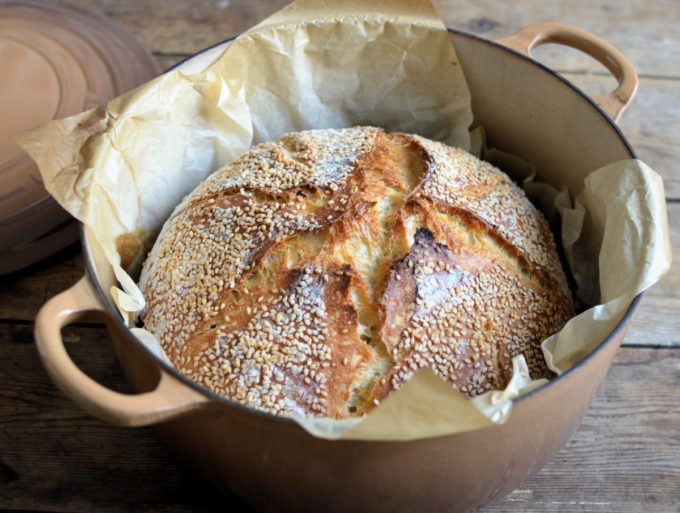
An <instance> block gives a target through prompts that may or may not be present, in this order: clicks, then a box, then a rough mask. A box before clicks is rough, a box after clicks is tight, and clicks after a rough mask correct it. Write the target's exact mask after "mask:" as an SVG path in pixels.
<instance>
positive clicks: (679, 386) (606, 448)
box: [0, 324, 680, 512]
mask: <svg viewBox="0 0 680 513" xmlns="http://www.w3.org/2000/svg"><path fill="white" fill-rule="evenodd" d="M65 335H66V338H67V340H69V341H70V342H69V343H68V344H67V346H68V349H69V352H70V353H71V354H72V355H73V357H74V359H76V361H77V362H78V363H79V364H80V365H81V366H82V367H83V368H84V369H85V370H86V371H87V372H88V373H90V374H91V375H92V376H94V377H95V378H96V379H98V380H99V381H100V382H102V383H104V384H106V385H108V386H112V387H114V388H116V389H119V390H125V388H126V387H125V385H124V383H123V381H122V379H121V377H120V374H119V370H118V367H117V364H116V362H115V357H114V355H113V352H112V350H111V348H110V345H109V342H108V340H107V337H106V335H105V332H104V330H103V329H97V328H67V329H66V331H65ZM31 337H32V335H31V331H30V328H29V327H28V326H17V325H7V324H0V509H2V508H13V509H31V510H40V511H68V512H84V511H93V510H95V511H102V512H119V511H120V512H122V511H167V512H184V511H197V512H200V511H247V509H246V508H244V507H243V506H242V505H241V504H240V503H239V502H238V501H237V500H236V499H235V498H233V497H221V496H218V495H217V494H215V493H214V492H212V491H211V490H210V489H208V488H207V486H206V485H205V484H203V483H202V482H201V481H200V480H199V479H198V478H196V477H192V476H190V475H189V474H188V473H185V472H184V471H182V470H181V469H180V468H179V467H178V466H177V464H175V463H174V462H173V460H172V459H171V457H170V456H169V455H168V454H167V452H166V451H165V449H164V448H163V447H162V446H161V444H160V443H159V442H158V441H157V440H156V438H155V437H154V436H153V434H152V432H151V431H150V430H147V429H122V428H114V427H111V426H108V425H106V424H104V423H103V422H100V421H98V420H96V419H92V418H90V417H88V416H87V415H86V414H84V413H82V412H81V411H79V410H78V409H77V408H76V407H75V406H74V405H72V404H71V403H70V401H68V400H67V399H66V398H64V397H63V396H62V395H61V394H60V393H59V392H58V391H57V390H56V388H55V387H54V386H53V385H52V384H51V382H50V380H49V378H48V377H47V376H46V375H45V373H44V372H43V370H42V368H41V367H40V364H39V362H38V357H37V354H36V351H35V347H34V345H33V344H32V343H31V340H32V338H31ZM679 424H680V350H678V349H665V350H660V349H656V350H650V349H623V350H621V351H620V352H619V354H618V356H617V360H616V363H615V364H614V366H613V368H612V370H611V371H610V375H609V376H608V378H607V380H606V382H605V385H604V386H603V389H602V390H601V391H600V393H599V394H598V396H597V398H596V399H595V402H594V404H593V406H592V407H591V409H590V410H589V412H588V414H587V416H586V418H585V420H584V422H583V424H582V425H581V427H580V429H579V430H578V432H577V433H576V435H575V437H574V439H573V440H572V441H571V442H570V443H569V444H568V446H567V447H566V448H565V449H564V450H563V451H561V452H560V453H559V454H558V456H557V458H556V460H555V461H554V462H553V463H551V464H550V465H548V467H547V468H546V469H545V470H543V472H541V473H540V474H539V475H538V476H536V477H535V478H533V479H531V480H530V481H528V482H526V483H524V484H523V485H522V486H521V488H520V489H519V490H517V491H515V492H514V493H512V494H511V495H510V496H508V497H507V498H506V499H505V500H503V501H501V502H499V503H498V504H496V505H493V506H488V507H487V508H485V509H484V510H483V511H488V512H511V511H512V512H514V511H525V512H539V511H542V512H547V511H550V512H558V511H559V512H567V511H598V512H599V511H602V512H605V511H606V512H633V511H651V512H661V511H663V512H668V511H678V510H677V509H673V508H677V505H678V504H680V488H678V486H677V483H678V482H679V481H680V432H679V431H678V430H677V429H676V428H677V426H678V425H679ZM652 498H653V499H652Z"/></svg>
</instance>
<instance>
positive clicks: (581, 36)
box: [498, 22, 638, 121]
mask: <svg viewBox="0 0 680 513" xmlns="http://www.w3.org/2000/svg"><path fill="white" fill-rule="evenodd" d="M498 42H499V43H500V44H502V45H504V46H507V47H509V48H512V49H513V50H515V51H517V52H519V53H522V54H524V55H526V56H527V57H531V50H532V49H533V48H536V47H537V46H540V45H542V44H546V43H557V44H562V45H565V46H569V47H571V48H575V49H577V50H581V51H582V52H583V53H585V54H587V55H589V56H590V57H592V58H593V59H595V60H597V61H599V62H600V63H601V64H602V65H603V66H605V67H606V68H607V69H608V70H609V71H610V72H611V73H612V75H614V77H615V78H616V79H617V80H618V82H619V85H618V86H617V88H616V89H614V90H613V91H612V92H611V93H609V94H607V95H602V96H593V100H594V101H595V103H597V104H598V105H599V106H600V107H602V110H604V111H605V112H606V113H607V114H609V116H610V117H611V118H612V119H613V120H614V121H618V120H619V118H620V117H621V114H623V112H624V111H625V110H626V108H627V107H628V105H629V104H630V102H631V101H633V98H634V97H635V93H636V92H637V88H638V76H637V72H636V71H635V67H634V66H633V64H632V63H631V62H630V61H629V60H628V59H627V58H626V57H625V56H624V55H623V54H622V53H621V52H620V51H618V50H617V49H616V48H614V47H613V46H612V45H611V44H609V43H608V42H607V41H605V40H604V39H600V38H599V37H597V36H595V35H593V34H591V33H589V32H586V31H584V30H581V29H578V28H576V27H572V26H570V25H565V24H564V23H557V22H547V23H537V24H535V25H530V26H529V27H527V28H525V29H523V30H521V31H519V32H517V33H516V34H514V35H512V36H510V37H506V38H505V39H501V40H500V41H498Z"/></svg>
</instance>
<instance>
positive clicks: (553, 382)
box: [78, 28, 644, 436]
mask: <svg viewBox="0 0 680 513" xmlns="http://www.w3.org/2000/svg"><path fill="white" fill-rule="evenodd" d="M446 30H447V32H449V33H452V34H456V35H458V36H462V37H466V38H468V39H472V40H475V41H478V42H480V43H484V44H488V45H491V46H493V47H495V48H498V49H501V50H503V51H505V52H507V53H509V54H512V55H514V56H515V57H519V58H521V59H524V60H526V61H528V62H530V63H531V64H533V65H536V66H538V67H539V68H541V69H542V70H543V71H545V72H547V73H549V74H550V75H552V76H553V77H555V78H557V79H558V80H559V81H560V82H562V83H563V84H564V85H566V86H568V87H569V88H571V89H572V90H573V91H574V92H575V93H577V94H578V95H579V96H580V97H581V98H582V99H583V100H584V101H585V102H586V103H588V104H589V106H590V107H591V108H593V109H595V110H596V111H597V112H598V113H599V114H600V115H601V116H602V117H603V118H604V120H605V121H606V122H607V123H608V124H609V126H610V128H611V129H613V130H614V131H615V132H616V134H617V135H618V137H619V139H620V140H621V142H622V143H623V145H624V146H625V147H626V150H627V151H628V153H629V154H630V157H631V158H632V159H637V155H636V153H635V151H634V150H633V148H632V146H631V145H630V143H629V142H628V140H627V139H626V137H625V135H624V134H623V132H622V131H621V129H620V128H619V127H618V125H617V124H616V123H615V122H614V121H613V120H612V119H611V118H610V117H609V115H607V113H605V111H604V110H603V109H602V108H601V107H600V106H599V105H598V104H597V103H595V102H594V101H593V99H592V98H590V96H588V95H587V94H586V93H585V92H584V91H582V90H581V89H579V88H578V87H576V86H575V85H574V84H572V83H571V82H569V81H568V80H567V79H565V78H564V77H562V76H561V75H560V74H558V73H557V72H555V71H553V70H552V69H550V68H549V67H547V66H545V65H544V64H542V63H540V62H538V61H536V60H535V59H533V58H531V57H528V56H526V55H524V54H522V53H520V52H518V51H516V50H513V49H512V48H508V47H506V46H504V45H502V44H500V43H497V42H495V41H491V40H489V39H484V38H482V37H479V36H476V35H474V34H468V33H466V32H463V31H460V30H457V29H451V28H447V29H446ZM236 37H238V36H233V37H229V38H227V39H224V40H222V41H219V42H217V43H215V44H213V45H210V46H208V47H206V48H204V49H202V50H200V51H198V52H196V53H195V54H193V55H190V56H188V57H186V58H185V59H182V60H181V61H180V62H178V63H177V64H175V65H174V66H172V67H170V68H168V69H167V70H166V71H165V72H164V73H167V72H168V71H172V70H174V69H176V68H178V67H179V66H181V65H182V64H184V63H186V62H188V61H190V60H192V59H194V58H196V57H198V56H199V55H202V54H204V53H206V52H208V51H210V50H212V49H214V48H217V47H218V46H221V45H223V44H225V43H229V42H231V41H234V40H235V39H236ZM78 228H79V233H80V241H81V247H82V252H83V257H84V260H85V269H86V273H87V276H88V281H89V283H90V285H91V286H92V288H93V289H94V292H95V294H96V296H97V297H98V299H99V300H100V301H101V302H102V303H103V305H104V306H105V307H106V309H107V310H108V311H109V313H110V314H112V315H110V317H112V318H113V319H114V321H113V322H114V323H115V324H116V326H117V327H118V328H119V329H120V330H122V332H124V333H126V335H127V336H128V337H129V338H130V339H132V340H133V341H134V343H135V344H136V345H137V346H138V347H139V348H141V349H142V350H143V351H144V352H145V353H146V355H147V356H148V357H150V358H152V359H153V360H154V361H155V363H156V365H158V366H159V367H160V368H161V369H162V370H164V371H165V372H167V373H168V374H170V375H171V376H173V377H174V378H175V379H177V380H178V381H180V382H181V383H182V384H184V385H186V386H188V387H190V388H192V389H193V390H195V391H196V392H199V393H200V394H202V395H204V396H206V397H208V398H209V399H211V401H215V402H218V403H221V404H225V405H228V406H231V407H234V408H237V409H239V410H241V411H244V412H247V413H250V414H254V415H257V416H260V417H264V418H267V419H271V420H274V421H276V422H283V423H290V424H295V425H297V423H296V422H295V421H294V420H293V419H292V418H290V417H286V416H282V415H275V414H273V413H269V412H266V411H261V410H257V409H254V408H250V407H248V406H245V405H243V404H241V403H239V402H237V401H234V400H232V399H229V398H227V397H225V396H222V395H219V394H217V393H216V392H213V391H212V390H209V389H207V388H205V387H203V386H202V385H200V384H199V383H197V382H195V381H193V380H191V379H190V378H189V377H187V376H186V375H184V374H183V373H181V372H180V371H179V370H177V369H176V368H175V367H173V366H171V365H169V364H168V363H166V362H164V361H162V360H160V359H159V358H158V357H157V356H156V355H154V354H153V353H152V352H151V351H150V350H149V349H148V348H147V347H146V345H145V344H143V343H142V342H141V341H140V340H139V339H138V338H137V337H136V336H135V334H134V333H132V332H131V331H130V328H129V327H128V326H126V325H125V323H124V322H123V319H122V317H121V316H120V315H119V313H118V309H117V308H116V306H115V305H114V304H113V303H112V301H111V300H110V299H109V297H108V296H107V295H106V293H105V292H104V290H103V289H102V286H101V284H100V283H99V281H98V280H97V279H96V276H97V272H96V269H95V266H94V259H93V257H92V254H91V251H90V248H89V246H88V244H87V240H88V239H87V234H86V232H85V225H83V223H81V222H80V221H78ZM643 294H644V293H642V292H641V293H639V294H638V295H637V296H635V297H634V298H633V301H632V302H631V304H630V306H629V307H628V310H626V313H625V314H624V315H623V317H622V318H621V320H620V321H619V322H618V324H617V325H616V326H615V327H614V329H613V330H612V331H611V332H610V333H609V334H608V335H607V337H606V338H605V339H604V340H602V342H600V343H599V344H598V345H597V347H595V348H594V349H593V350H592V351H591V352H590V353H589V354H588V355H587V356H586V357H584V358H583V359H582V360H581V361H579V362H578V363H577V364H576V365H574V366H573V367H572V368H571V369H569V370H568V371H566V372H564V373H563V374H560V375H559V376H557V377H555V378H553V379H550V380H548V382H547V383H545V384H544V385H541V386H540V387H537V388H535V389H534V390H531V391H530V392H528V393H526V394H524V395H522V396H520V397H518V398H516V399H514V400H513V403H520V402H523V401H525V400H529V399H530V398H532V397H534V396H537V395H539V394H542V393H544V392H546V391H548V390H549V389H551V388H553V387H555V386H557V385H558V384H560V383H561V382H562V381H564V380H565V379H567V378H568V377H571V376H573V375H575V374H576V373H578V372H579V371H580V370H581V369H582V368H583V367H585V366H586V365H587V364H588V363H590V362H591V361H592V360H594V359H595V357H596V356H597V355H598V354H599V353H601V352H602V351H603V350H604V349H605V347H607V346H608V345H610V344H613V343H616V338H617V335H618V334H619V333H620V332H621V331H622V330H625V329H626V326H627V324H628V322H629V321H630V319H631V318H632V317H633V315H634V314H635V311H636V310H637V308H638V306H639V304H640V300H641V299H642V296H643ZM448 436H453V435H448Z"/></svg>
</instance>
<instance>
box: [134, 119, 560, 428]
mask: <svg viewBox="0 0 680 513" xmlns="http://www.w3.org/2000/svg"><path fill="white" fill-rule="evenodd" d="M140 287H141V289H142V292H143V293H144V296H145V298H146V300H147V308H146V310H145V312H144V313H143V315H142V319H143V322H144V327H145V328H146V329H147V330H149V331H150V332H151V333H153V334H154V335H156V336H157V337H158V339H159V341H160V343H161V345H162V347H163V349H164V350H165V351H166V353H167V354H168V357H169V358H170V360H171V361H172V362H173V364H174V365H175V366H176V367H177V368H178V369H180V370H181V371H182V372H184V373H185V374H187V375H188V376H189V377H190V378H192V379H193V380H195V381H197V382H198V383H200V384H202V385H203V386H205V387H207V388H209V389H211V390H213V391H215V392H217V393H219V394H222V395H224V396H226V397H228V398H230V399H233V400H235V401H238V402H240V403H242V404H244V405H247V406H250V407H253V408H256V409H260V410H265V411H269V412H273V413H279V414H296V415H303V416H325V417H332V418H343V417H347V416H353V415H361V414H363V413H366V412H368V411H370V410H371V409H372V408H373V407H375V405H376V404H379V402H380V401H381V400H383V399H384V398H385V397H387V396H388V395H389V394H390V393H391V392H392V391H393V390H395V389H397V388H399V387H400V386H401V385H402V384H403V383H404V382H406V381H407V380H408V379H409V378H410V377H411V376H412V375H413V373H414V372H416V371H417V370H419V369H421V368H425V367H428V368H431V369H432V370H433V371H434V372H435V373H436V374H438V375H439V376H441V377H442V378H444V379H445V380H447V381H448V382H449V383H450V384H451V386H452V387H453V388H455V389H456V390H459V391H460V392H462V393H463V394H465V395H467V396H468V397H473V396H476V395H478V394H480V393H483V392H484V391H487V390H490V389H498V388H503V387H504V386H505V385H506V384H507V382H508V380H509V379H510V377H511V373H512V358H513V357H514V356H516V355H519V354H523V355H524V356H525V358H526V360H527V362H528V365H529V369H530V372H531V375H532V377H533V378H540V377H548V376H549V375H550V372H549V370H548V369H547V367H546V365H545V361H544V359H543V355H542V352H541V348H540V343H541V341H542V340H543V339H545V338H546V337H548V336H550V335H552V334H553V333H555V332H557V331H559V330H560V329H561V328H562V326H563V325H564V323H565V322H566V321H567V320H568V319H569V317H570V316H572V315H573V305H572V300H571V295H570V292H569V288H568V286H567V283H566V279H565V276H564V272H563V270H562V268H561V266H560V262H559V258H558V256H557V252H556V250H555V243H554V240H553V236H552V233H551V232H550V230H549V227H548V225H547V223H546V221H545V219H544V218H543V216H542V215H541V214H540V213H539V212H538V211H537V210H536V209H535V207H534V206H533V205H532V204H531V202H530V201H529V200H528V199H527V198H526V196H525V195H524V193H523V191H522V190H521V189H520V188H519V187H517V185H515V184H514V183H513V182H512V181H511V180H510V179H509V178H508V177H507V176H506V175H505V174H504V173H502V172H501V171H499V170H498V169H496V168H494V167H493V166H492V165H490V164H488V163H486V162H483V161H481V160H479V159H477V158H475V157H474V156H472V155H470V154H468V153H466V152H465V151H463V150H461V149H457V148H451V147H448V146H446V145H444V144H442V143H437V142H433V141H430V140H427V139H425V138H422V137H418V136H413V135H406V134H387V133H385V132H384V131H382V130H380V129H377V128H372V127H357V128H350V129H341V130H310V131H305V132H298V133H292V134H288V135H286V136H284V137H283V138H282V139H280V140H279V141H276V142H272V143H264V144H260V145H257V146H255V147H253V148H251V150H249V151H248V152H247V153H246V154H244V155H243V156H242V157H240V158H239V159H236V160H235V161H233V162H231V163H229V164H227V165H226V166H225V167H223V168H222V169H221V170H219V171H217V172H216V173H214V174H213V175H211V176H210V177H209V178H208V179H207V180H206V181H205V182H203V183H202V184H201V185H199V186H198V187H197V188H196V190H194V191H193V192H192V193H191V194H189V195H188V196H187V197H186V198H185V199H184V200H183V201H182V203H181V204H180V205H179V206H178V207H177V208H176V209H175V211H174V212H173V214H172V215H171V217H170V219H168V221H167V222H166V224H165V226H164V227H163V229H162V231H161V234H160V235H159V237H158V239H157V241H156V243H155V245H154V247H153V249H152V251H151V252H150V254H149V256H148V257H147V260H146V262H145V264H144V267H143V270H142V276H141V281H140Z"/></svg>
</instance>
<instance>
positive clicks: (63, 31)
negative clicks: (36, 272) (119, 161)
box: [0, 0, 161, 275]
mask: <svg viewBox="0 0 680 513" xmlns="http://www.w3.org/2000/svg"><path fill="white" fill-rule="evenodd" d="M160 71H161V68H160V66H159V65H158V63H157V62H156V60H155V59H154V58H153V57H152V56H151V55H150V54H149V53H147V52H146V51H145V50H144V48H143V47H142V46H141V45H140V44H139V43H137V42H136V41H135V40H134V39H133V38H132V36H130V35H129V34H128V33H127V32H125V31H124V30H123V29H122V28H121V27H119V26H118V25H116V24H115V23H113V22H112V21H111V20H109V19H107V18H105V17H103V16H100V15H97V14H96V13H94V12H92V11H88V10H85V9H80V8H77V7H74V6H69V5H66V4H62V3H55V2H54V1H49V0H20V1H8V0H0V73H1V74H2V79H1V80H0V275H3V274H7V273H10V272H12V271H15V270H17V269H20V268H22V267H25V266H27V265H30V264H32V263H34V262H36V261H38V260H40V259H42V258H45V257H47V256H49V255H51V254H52V253H54V252H56V251H58V250H59V249H62V248H64V247H66V246H67V245H69V244H71V243H72V242H74V241H76V240H77V239H78V230H77V227H76V225H75V223H74V222H73V220H72V218H71V217H70V216H69V214H68V213H66V212H65V211H64V210H63V209H61V207H59V205H58V204H57V203H56V202H55V201H54V200H53V199H52V197H51V196H49V194H48V193H47V192H46V191H45V189H44V188H43V186H42V181H41V178H40V174H39V172H38V169H37V167H36V165H35V164H34V163H33V161H32V160H31V159H30V158H29V157H28V156H27V155H26V154H25V153H23V152H22V151H21V149H20V148H19V147H18V146H17V145H16V144H14V143H13V142H12V139H11V138H12V137H13V136H14V135H17V134H20V133H22V132H24V131H26V130H29V129H31V128H34V127H36V126H39V125H41V124H43V123H46V122H48V121H50V120H52V119H57V118H63V117H66V116H70V115H73V114H76V113H78V112H81V111H83V110H86V109H89V108H92V107H96V106H99V105H103V104H105V103H106V102H107V101H108V100H110V99H112V98H114V97H116V96H118V95H120V94H122V93H123V92H125V91H127V90H129V89H132V88H134V87H135V86H137V85H139V84H141V83H143V82H146V81H148V80H150V79H151V78H153V77H154V76H156V75H157V74H158V73H160Z"/></svg>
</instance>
